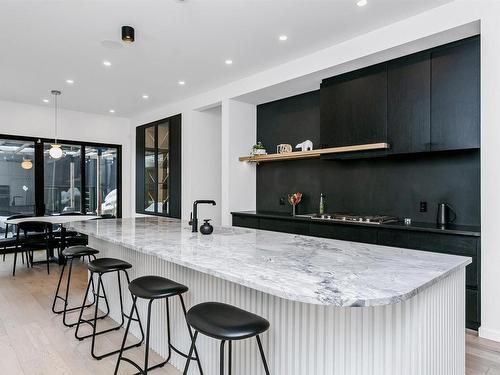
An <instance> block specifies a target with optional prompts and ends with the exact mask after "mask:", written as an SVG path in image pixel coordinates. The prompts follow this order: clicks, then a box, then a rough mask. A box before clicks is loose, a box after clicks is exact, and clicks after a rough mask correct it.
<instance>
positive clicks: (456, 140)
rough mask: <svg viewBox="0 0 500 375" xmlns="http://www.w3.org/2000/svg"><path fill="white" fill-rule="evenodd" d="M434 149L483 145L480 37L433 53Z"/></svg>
mask: <svg viewBox="0 0 500 375" xmlns="http://www.w3.org/2000/svg"><path fill="white" fill-rule="evenodd" d="M431 82H432V83H431V87H432V88H431V97H432V100H431V150H432V151H440V150H456V149H468V148H479V146H480V137H479V132H480V131H479V123H480V42H479V37H474V38H470V39H466V40H463V41H460V42H457V43H453V44H449V45H446V46H444V47H440V48H437V49H436V50H434V51H433V52H432V79H431Z"/></svg>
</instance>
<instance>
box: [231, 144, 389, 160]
mask: <svg viewBox="0 0 500 375" xmlns="http://www.w3.org/2000/svg"><path fill="white" fill-rule="evenodd" d="M388 148H389V144H388V143H370V144H366V145H355V146H343V147H331V148H320V149H317V150H311V151H295V152H284V153H282V154H267V155H249V156H241V157H240V158H239V160H240V161H247V162H251V163H262V162H267V161H280V160H295V159H313V158H319V157H320V156H321V155H326V154H341V153H346V152H356V151H370V150H384V149H388Z"/></svg>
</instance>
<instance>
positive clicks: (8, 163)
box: [0, 136, 35, 217]
mask: <svg viewBox="0 0 500 375" xmlns="http://www.w3.org/2000/svg"><path fill="white" fill-rule="evenodd" d="M34 213H35V142H33V141H31V142H30V141H25V140H15V139H4V138H2V137H1V136H0V216H3V217H8V216H11V215H16V214H23V215H33V214H34Z"/></svg>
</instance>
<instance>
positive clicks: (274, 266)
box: [65, 217, 471, 307]
mask: <svg viewBox="0 0 500 375" xmlns="http://www.w3.org/2000/svg"><path fill="white" fill-rule="evenodd" d="M65 226H66V227H67V228H68V229H72V230H76V231H78V232H82V233H85V234H87V235H89V236H93V237H95V238H98V239H101V240H105V241H109V242H112V243H115V244H119V245H122V246H124V247H127V248H130V249H133V250H136V251H139V252H142V253H145V254H150V255H154V256H157V257H158V258H161V259H164V260H166V261H169V262H172V263H176V264H179V265H182V266H185V267H188V268H191V269H194V270H197V271H200V272H204V273H207V274H210V275H212V276H215V277H219V278H221V279H224V280H229V281H232V282H234V283H237V284H241V285H244V286H247V287H250V288H253V289H256V290H259V291H262V292H264V293H268V294H271V295H275V296H278V297H281V298H284V299H288V300H293V301H298V302H304V303H310V304H320V305H328V306H339V307H349V306H378V305H388V304H393V303H397V302H399V301H403V300H406V299H408V298H410V297H412V296H414V295H415V294H417V293H419V292H420V291H422V290H423V289H425V288H427V287H429V286H431V285H433V284H434V283H436V282H437V281H439V280H441V279H443V278H444V277H446V276H447V275H449V274H450V273H452V272H454V271H456V270H458V269H460V268H462V267H465V266H466V265H467V264H469V263H471V258H467V257H460V256H453V255H446V254H438V253H431V252H423V251H416V250H408V249H400V248H394V247H386V246H378V245H371V244H363V243H358V242H347V241H339V240H331V239H322V238H316V237H308V236H299V235H294V234H286V233H277V232H270V231H263V230H255V229H246V228H236V227H216V228H215V230H214V233H213V234H212V235H208V236H206V235H202V234H201V233H191V228H190V226H189V225H188V223H187V222H184V221H182V222H181V221H180V220H176V219H166V218H159V217H142V218H135V219H116V220H115V219H108V220H95V221H85V222H71V223H68V224H65ZM464 287H465V286H464Z"/></svg>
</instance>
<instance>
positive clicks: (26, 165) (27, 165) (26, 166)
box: [21, 158, 33, 169]
mask: <svg viewBox="0 0 500 375" xmlns="http://www.w3.org/2000/svg"><path fill="white" fill-rule="evenodd" d="M21 168H22V169H31V168H33V162H32V161H31V160H30V159H25V158H23V161H22V162H21Z"/></svg>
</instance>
